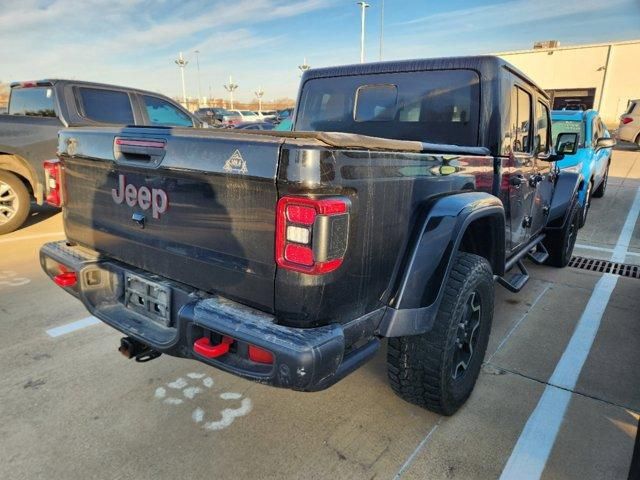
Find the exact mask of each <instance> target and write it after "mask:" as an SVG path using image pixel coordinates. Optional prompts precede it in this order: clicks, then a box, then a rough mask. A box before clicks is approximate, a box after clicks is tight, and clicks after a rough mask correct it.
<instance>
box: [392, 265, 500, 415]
mask: <svg viewBox="0 0 640 480" xmlns="http://www.w3.org/2000/svg"><path fill="white" fill-rule="evenodd" d="M493 294H494V283H493V273H492V270H491V266H490V265H489V262H487V260H486V259H485V258H483V257H480V256H478V255H473V254H470V253H464V252H460V253H458V254H457V256H456V259H455V260H454V265H453V267H452V270H451V274H450V276H449V279H448V280H447V283H446V284H445V285H444V298H443V299H442V303H441V304H440V308H439V310H438V314H437V316H436V320H435V324H434V327H433V329H432V330H431V331H430V332H428V333H424V334H421V335H412V336H406V337H397V338H390V339H389V345H388V351H387V367H388V376H389V382H390V384H391V388H392V389H393V390H394V392H396V393H397V394H398V395H399V396H400V397H402V398H403V399H405V400H406V401H408V402H411V403H415V404H417V405H420V406H422V407H426V408H428V409H429V410H432V411H434V412H437V413H441V414H443V415H452V414H453V413H455V412H456V410H458V409H459V408H460V407H461V406H462V405H463V404H464V402H465V401H466V400H467V398H469V395H471V392H472V391H473V387H474V386H475V383H476V380H477V378H478V374H479V373H480V367H481V366H482V361H483V359H484V354H485V351H486V349H487V343H488V341H489V333H490V331H491V321H492V319H493Z"/></svg>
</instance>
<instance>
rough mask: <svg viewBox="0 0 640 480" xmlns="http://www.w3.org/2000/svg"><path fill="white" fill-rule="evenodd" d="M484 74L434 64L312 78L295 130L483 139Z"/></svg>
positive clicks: (467, 141)
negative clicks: (426, 67) (403, 70)
mask: <svg viewBox="0 0 640 480" xmlns="http://www.w3.org/2000/svg"><path fill="white" fill-rule="evenodd" d="M479 116H480V79H479V76H478V74H477V73H476V72H474V71H472V70H431V71H423V72H406V73H391V74H375V75H358V76H345V77H333V78H316V79H312V80H309V81H307V82H306V83H305V85H304V87H303V92H302V96H301V101H300V109H299V110H298V113H297V118H296V126H295V130H297V131H328V132H331V131H333V132H346V133H356V134H362V135H372V136H376V137H382V138H390V139H397V140H414V141H420V142H430V143H443V144H451V145H460V146H477V145H478V125H479Z"/></svg>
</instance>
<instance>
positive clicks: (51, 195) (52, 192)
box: [43, 159, 62, 207]
mask: <svg viewBox="0 0 640 480" xmlns="http://www.w3.org/2000/svg"><path fill="white" fill-rule="evenodd" d="M43 167H44V194H45V201H46V202H47V203H48V204H49V205H52V206H54V207H60V206H62V189H61V185H62V168H61V167H60V161H59V160H57V159H56V160H45V162H44V164H43Z"/></svg>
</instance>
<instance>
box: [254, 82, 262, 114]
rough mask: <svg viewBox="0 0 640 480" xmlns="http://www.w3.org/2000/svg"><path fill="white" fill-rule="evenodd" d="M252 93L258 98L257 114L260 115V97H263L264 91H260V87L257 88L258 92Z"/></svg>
mask: <svg viewBox="0 0 640 480" xmlns="http://www.w3.org/2000/svg"><path fill="white" fill-rule="evenodd" d="M253 93H255V94H256V97H258V112H260V113H262V97H263V96H264V90H262V87H258V90H256V91H255V92H253Z"/></svg>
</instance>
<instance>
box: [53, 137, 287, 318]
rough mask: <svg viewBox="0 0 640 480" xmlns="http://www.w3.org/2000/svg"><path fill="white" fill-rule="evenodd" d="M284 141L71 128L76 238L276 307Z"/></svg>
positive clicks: (68, 221)
mask: <svg viewBox="0 0 640 480" xmlns="http://www.w3.org/2000/svg"><path fill="white" fill-rule="evenodd" d="M280 143H281V141H280V140H279V139H277V138H270V137H258V136H252V135H246V134H233V133H230V132H229V133H227V132H224V133H219V132H215V131H211V130H201V131H193V130H186V129H159V128H156V129H154V128H139V127H138V128H136V127H133V128H125V129H115V128H106V129H96V128H92V129H82V128H79V129H68V130H64V131H63V132H61V135H60V138H59V147H58V148H59V153H60V158H61V160H62V161H63V164H64V223H65V231H66V234H67V238H68V239H69V240H70V241H72V242H77V243H79V244H82V245H85V246H88V247H90V248H93V249H95V250H97V251H98V252H100V253H103V254H105V255H108V256H109V257H112V258H115V259H117V260H119V261H121V262H124V263H126V264H129V265H132V266H135V267H138V268H141V269H143V270H146V271H149V272H152V273H155V274H158V275H162V276H165V277H169V278H171V279H173V280H176V281H180V282H183V283H185V284H187V285H191V286H193V287H196V288H198V289H201V290H204V291H207V292H218V293H220V294H222V295H224V296H226V297H229V298H232V299H236V300H240V301H242V302H243V303H245V304H248V305H253V306H255V307H257V308H261V309H263V310H268V311H272V310H273V297H274V295H273V290H274V277H275V270H276V268H275V261H274V229H275V206H276V202H277V192H276V183H275V180H276V171H277V166H278V158H279V154H280Z"/></svg>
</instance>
